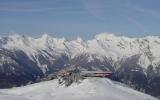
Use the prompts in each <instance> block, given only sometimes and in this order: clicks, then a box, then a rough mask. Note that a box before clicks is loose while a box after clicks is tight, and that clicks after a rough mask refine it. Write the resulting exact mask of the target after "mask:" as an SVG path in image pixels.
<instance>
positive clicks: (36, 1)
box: [0, 0, 160, 39]
mask: <svg viewBox="0 0 160 100" xmlns="http://www.w3.org/2000/svg"><path fill="white" fill-rule="evenodd" d="M11 32H17V33H19V34H27V35H31V36H35V37H37V36H40V35H41V34H43V33H44V32H47V33H49V34H51V35H53V36H56V37H67V38H75V37H77V36H81V37H83V38H86V39H88V38H92V37H93V36H94V35H95V34H97V33H101V32H113V33H117V34H122V35H125V36H130V37H141V36H146V35H158V36H160V0H0V35H8V34H10V33H11Z"/></svg>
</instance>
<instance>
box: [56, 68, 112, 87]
mask: <svg viewBox="0 0 160 100" xmlns="http://www.w3.org/2000/svg"><path fill="white" fill-rule="evenodd" d="M111 75H112V72H110V71H81V70H79V69H78V68H75V69H70V70H63V71H61V72H60V73H59V75H58V76H57V77H58V81H59V84H65V86H69V85H71V84H72V83H73V82H75V83H79V82H80V81H81V80H83V79H85V78H86V77H111Z"/></svg>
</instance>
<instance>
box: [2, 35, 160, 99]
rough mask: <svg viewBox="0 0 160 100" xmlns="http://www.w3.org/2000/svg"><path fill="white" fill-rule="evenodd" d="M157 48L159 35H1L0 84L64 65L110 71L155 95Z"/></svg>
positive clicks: (159, 57) (25, 80)
mask: <svg viewBox="0 0 160 100" xmlns="http://www.w3.org/2000/svg"><path fill="white" fill-rule="evenodd" d="M159 50H160V37H158V36H147V37H143V38H129V37H125V36H116V35H114V34H112V33H101V34H98V35H96V36H95V38H94V39H91V40H83V39H82V38H80V37H78V38H77V39H76V40H67V39H65V38H55V37H51V36H49V35H47V34H44V35H43V36H42V37H40V38H36V39H35V38H32V37H29V36H22V35H18V34H13V35H10V36H7V37H2V36H1V37H0V81H2V82H1V84H0V87H12V86H14V85H16V86H19V85H22V84H26V83H28V82H29V81H33V82H35V81H36V80H37V78H41V77H45V76H47V75H49V74H53V73H55V72H58V71H60V70H62V69H64V68H70V67H78V68H80V69H81V70H109V71H112V72H113V73H114V76H115V77H116V79H118V80H119V81H122V82H124V83H126V84H129V85H130V86H132V87H134V88H136V89H138V90H142V91H145V92H147V93H150V94H152V95H155V96H158V95H160V94H159V93H160V89H159V88H160V82H159V80H160V51H159ZM17 79H18V80H17ZM157 80H158V81H157ZM6 83H9V84H6ZM157 87H158V88H157ZM153 90H154V91H153Z"/></svg>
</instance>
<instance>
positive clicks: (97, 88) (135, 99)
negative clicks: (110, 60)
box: [0, 78, 158, 100]
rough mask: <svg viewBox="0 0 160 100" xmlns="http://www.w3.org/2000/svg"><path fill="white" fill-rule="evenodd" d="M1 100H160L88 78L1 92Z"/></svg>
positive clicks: (52, 82)
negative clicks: (64, 84)
mask: <svg viewBox="0 0 160 100" xmlns="http://www.w3.org/2000/svg"><path fill="white" fill-rule="evenodd" d="M0 99H1V100H64V99H65V100H158V99H156V98H154V97H151V96H149V95H147V94H143V93H140V92H138V91H135V90H133V89H130V88H128V87H125V86H122V85H120V84H118V83H116V84H115V83H114V82H113V81H111V80H109V79H106V78H88V79H85V80H83V81H82V82H81V83H79V84H77V83H74V84H72V85H71V86H69V87H65V86H63V85H62V86H61V85H58V82H57V80H52V81H48V82H41V83H36V84H33V85H28V86H24V87H19V88H13V89H5V90H0Z"/></svg>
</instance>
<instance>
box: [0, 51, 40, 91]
mask: <svg viewBox="0 0 160 100" xmlns="http://www.w3.org/2000/svg"><path fill="white" fill-rule="evenodd" d="M0 59H1V61H0V82H1V83H0V88H8V87H13V86H20V85H25V84H27V83H28V82H29V81H36V77H38V76H40V77H42V76H43V74H42V71H41V70H40V69H39V68H38V67H37V64H36V63H35V62H33V61H31V60H30V59H29V58H28V57H27V55H26V54H25V53H24V52H22V51H15V52H11V51H8V50H6V49H2V50H0Z"/></svg>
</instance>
